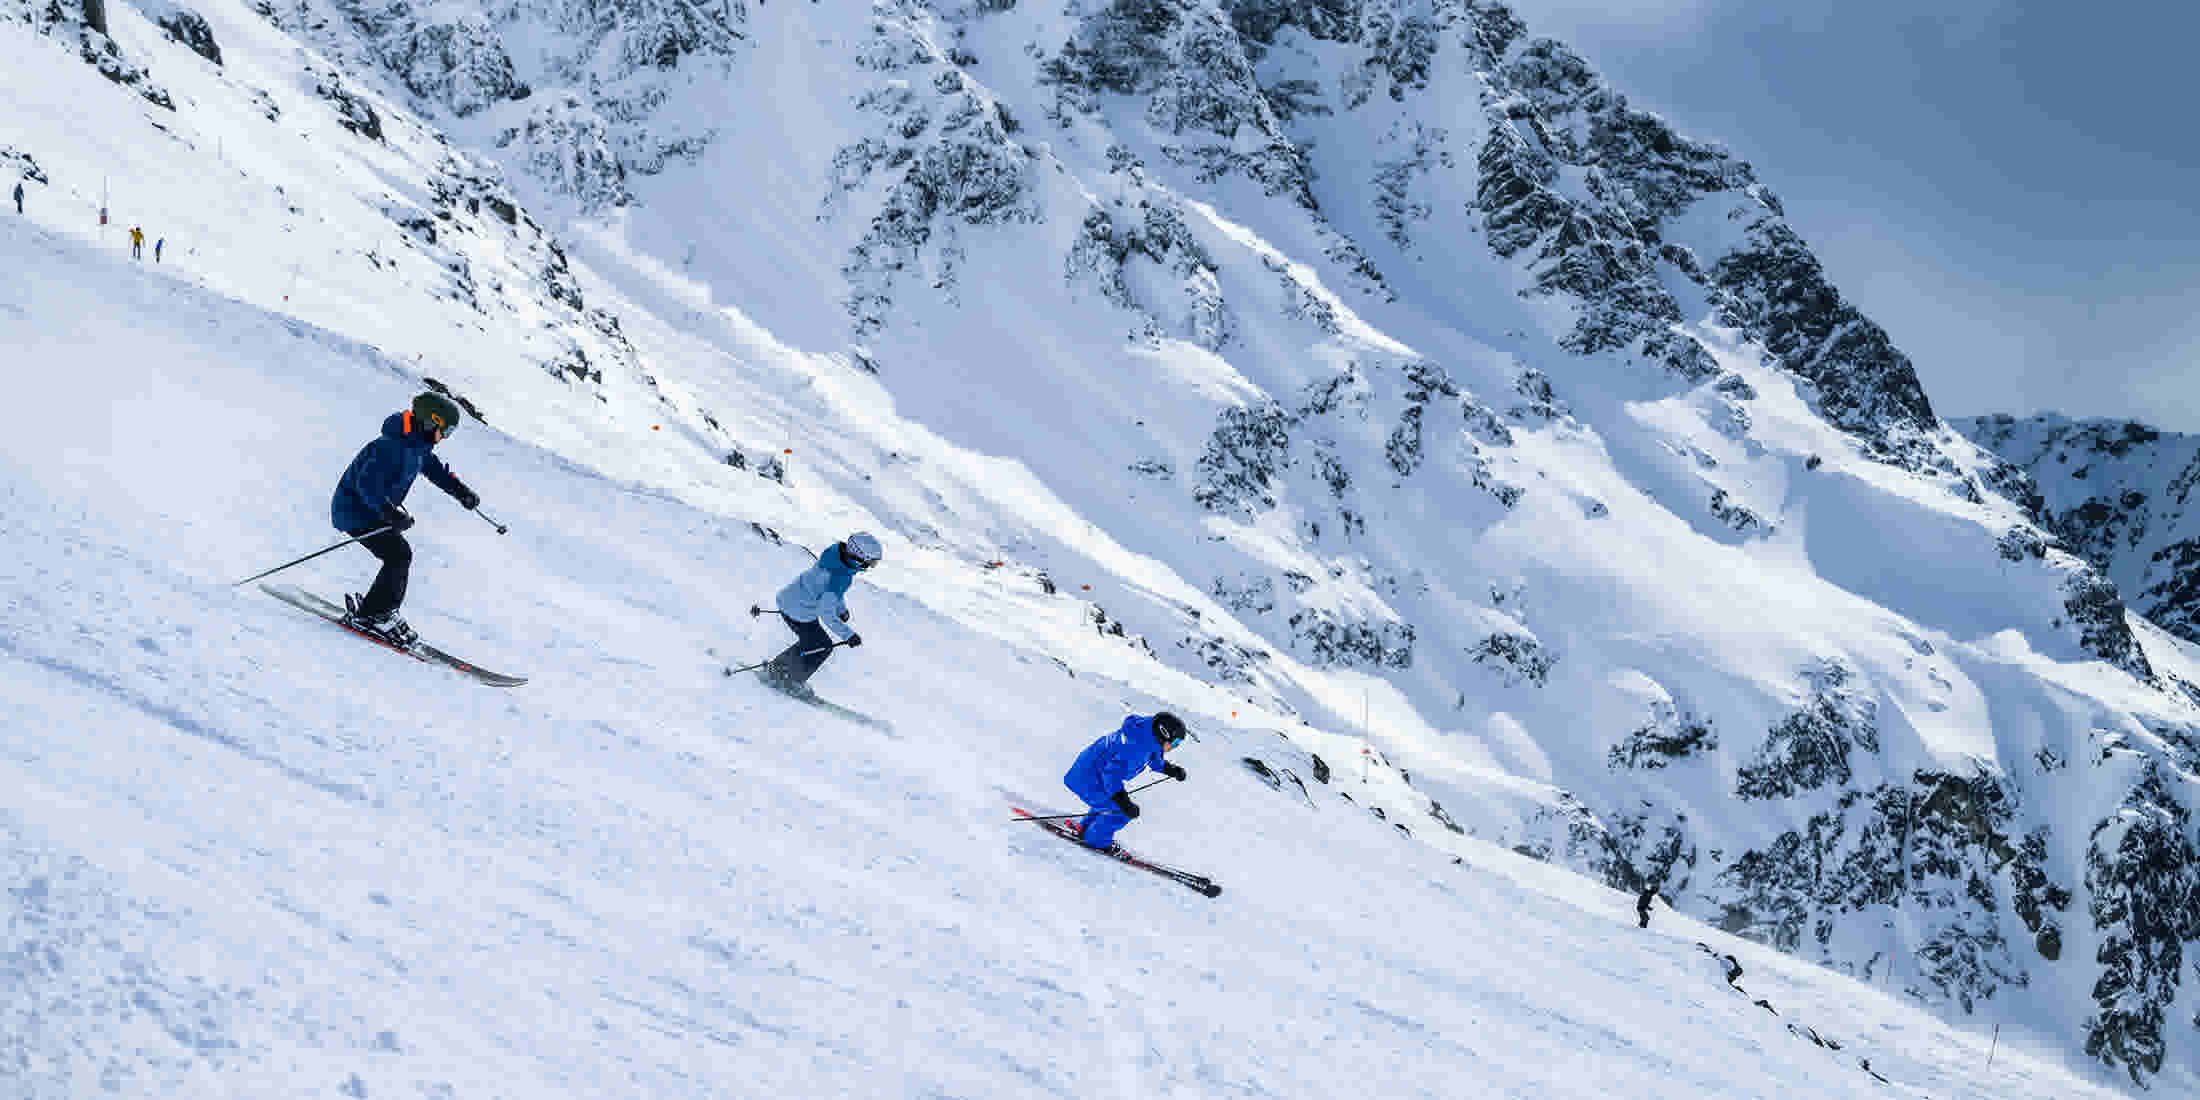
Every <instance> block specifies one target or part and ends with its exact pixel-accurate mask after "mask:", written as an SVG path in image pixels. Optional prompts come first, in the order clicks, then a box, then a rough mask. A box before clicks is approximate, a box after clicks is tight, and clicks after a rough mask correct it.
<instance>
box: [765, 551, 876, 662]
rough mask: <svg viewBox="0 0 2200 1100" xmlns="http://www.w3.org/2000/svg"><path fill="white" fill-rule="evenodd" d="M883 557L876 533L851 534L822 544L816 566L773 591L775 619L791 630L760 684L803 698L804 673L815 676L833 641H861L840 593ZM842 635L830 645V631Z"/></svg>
mask: <svg viewBox="0 0 2200 1100" xmlns="http://www.w3.org/2000/svg"><path fill="white" fill-rule="evenodd" d="M885 556H886V549H885V547H883V546H881V545H880V544H879V541H878V536H877V535H874V534H872V533H870V532H869V531H858V532H856V533H855V534H853V535H850V536H848V537H847V538H845V539H842V540H841V541H839V542H836V543H834V544H832V545H831V546H828V547H826V548H825V552H824V553H822V554H819V555H818V556H817V564H816V565H813V566H811V567H809V568H808V569H805V570H803V571H802V575H801V576H799V577H796V578H795V579H794V582H793V583H791V584H789V585H788V586H787V587H785V588H782V589H780V590H779V619H780V621H781V622H784V623H786V624H787V629H789V630H792V631H794V644H793V645H791V646H788V647H787V648H786V649H785V650H783V651H781V652H780V654H779V656H777V657H774V658H772V659H771V663H770V664H767V665H765V666H764V682H765V683H768V684H770V685H771V686H773V687H775V688H778V689H779V690H781V691H784V692H786V693H787V694H789V695H795V696H809V695H810V694H812V693H811V691H810V688H809V683H810V677H811V676H814V675H816V674H817V670H818V667H819V666H821V665H823V664H824V663H825V658H827V657H830V656H832V655H833V646H834V645H835V644H839V645H845V646H847V647H848V648H850V649H854V648H855V647H857V646H859V645H862V644H863V635H861V634H858V633H856V632H855V630H854V629H853V628H852V627H850V626H849V625H848V604H847V602H846V600H845V599H844V597H846V596H847V594H848V586H849V585H852V584H854V583H855V581H856V574H858V573H861V572H863V571H864V570H866V569H869V568H871V567H872V566H875V565H877V564H878V563H879V559H881V558H883V557H885ZM827 631H831V632H832V633H834V634H839V633H843V632H845V633H846V635H847V636H846V637H845V638H842V639H841V640H840V642H838V643H835V642H834V641H833V639H832V637H831V635H830V634H828V633H826V632H827Z"/></svg>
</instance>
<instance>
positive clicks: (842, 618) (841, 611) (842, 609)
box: [840, 607, 848, 622]
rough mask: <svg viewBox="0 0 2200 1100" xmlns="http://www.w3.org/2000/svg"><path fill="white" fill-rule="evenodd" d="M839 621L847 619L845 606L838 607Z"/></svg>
mask: <svg viewBox="0 0 2200 1100" xmlns="http://www.w3.org/2000/svg"><path fill="white" fill-rule="evenodd" d="M840 621H841V622H847V621H848V609H847V608H845V607H843V608H841V609H840Z"/></svg>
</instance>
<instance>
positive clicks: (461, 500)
mask: <svg viewBox="0 0 2200 1100" xmlns="http://www.w3.org/2000/svg"><path fill="white" fill-rule="evenodd" d="M451 495H452V496H454V497H457V498H458V506H459V507H461V508H464V509H466V510H467V511H469V512H471V511H473V510H474V509H476V508H479V507H481V494H480V493H477V492H474V491H473V490H472V489H469V488H467V487H465V486H464V485H461V486H459V487H458V491H457V492H455V493H452V494H451Z"/></svg>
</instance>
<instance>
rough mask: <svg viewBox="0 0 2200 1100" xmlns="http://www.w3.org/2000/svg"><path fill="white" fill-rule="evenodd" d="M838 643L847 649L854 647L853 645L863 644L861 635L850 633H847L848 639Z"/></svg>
mask: <svg viewBox="0 0 2200 1100" xmlns="http://www.w3.org/2000/svg"><path fill="white" fill-rule="evenodd" d="M840 644H841V645H844V646H847V647H848V648H849V649H854V648H855V647H857V646H859V645H862V644H863V635H861V634H850V635H848V640H847V641H845V642H842V643H840Z"/></svg>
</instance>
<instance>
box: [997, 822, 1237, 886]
mask: <svg viewBox="0 0 2200 1100" xmlns="http://www.w3.org/2000/svg"><path fill="white" fill-rule="evenodd" d="M1009 809H1010V810H1012V811H1014V812H1015V814H1016V816H1017V817H1019V818H1022V819H1023V820H1025V821H1029V822H1031V823H1032V824H1034V825H1037V826H1038V827H1040V828H1042V829H1045V830H1046V831H1048V832H1050V833H1053V834H1054V835H1055V836H1058V837H1061V838H1062V839H1063V840H1066V841H1069V842H1070V843H1072V844H1075V845H1077V846H1078V847H1079V848H1083V849H1084V850H1085V851H1088V852H1091V853H1092V854H1094V855H1096V856H1108V857H1110V858H1112V859H1114V860H1115V861H1116V862H1118V863H1122V864H1127V865H1129V866H1132V867H1136V868H1138V869H1139V870H1141V871H1150V872H1152V873H1153V874H1156V875H1160V876H1161V877H1162V878H1165V879H1168V880H1169V881H1171V882H1176V883H1180V884H1182V885H1185V886H1189V887H1191V888H1192V889H1194V890H1197V891H1199V892H1200V893H1202V894H1205V895H1206V896H1208V897H1210V898H1211V897H1218V896H1220V895H1221V893H1222V886H1221V884H1219V883H1217V882H1216V881H1215V880H1213V879H1211V878H1208V877H1207V876H1205V875H1196V874H1193V873H1192V872H1190V871H1186V870H1184V869H1182V868H1179V867H1171V866H1169V865H1167V864H1165V863H1155V862H1154V861H1152V860H1150V859H1145V858H1142V857H1140V856H1134V855H1132V854H1131V853H1130V852H1129V851H1128V850H1126V849H1125V848H1124V847H1123V846H1122V845H1120V844H1118V845H1116V846H1115V847H1113V848H1108V849H1101V848H1095V847H1093V846H1091V845H1089V844H1086V843H1085V841H1084V838H1083V837H1082V836H1081V835H1079V833H1078V831H1077V823H1076V822H1074V821H1068V820H1064V819H1061V818H1050V817H1047V816H1045V815H1041V814H1035V813H1032V812H1031V811H1029V810H1026V809H1024V808H1023V807H1022V806H1014V805H1012V806H1010V807H1009Z"/></svg>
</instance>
